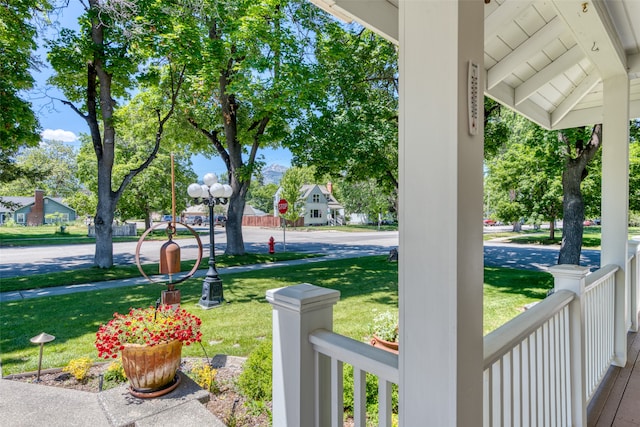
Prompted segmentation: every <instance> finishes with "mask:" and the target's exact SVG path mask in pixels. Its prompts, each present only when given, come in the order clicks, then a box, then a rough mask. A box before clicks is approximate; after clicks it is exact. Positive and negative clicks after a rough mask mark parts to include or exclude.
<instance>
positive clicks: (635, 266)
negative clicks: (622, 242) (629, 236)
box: [628, 238, 640, 332]
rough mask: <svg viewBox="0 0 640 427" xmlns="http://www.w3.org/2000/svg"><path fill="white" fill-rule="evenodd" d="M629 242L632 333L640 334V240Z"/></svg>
mask: <svg viewBox="0 0 640 427" xmlns="http://www.w3.org/2000/svg"><path fill="white" fill-rule="evenodd" d="M636 239H637V238H635V239H634V240H629V244H628V247H629V256H630V257H632V258H631V262H630V264H629V287H630V288H631V298H630V301H629V304H630V306H631V307H630V309H631V331H633V332H638V313H640V259H639V258H640V240H636Z"/></svg>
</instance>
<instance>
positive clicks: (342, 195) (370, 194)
mask: <svg viewBox="0 0 640 427" xmlns="http://www.w3.org/2000/svg"><path fill="white" fill-rule="evenodd" d="M336 190H337V191H336V193H337V194H336V196H337V197H339V200H340V203H342V205H343V206H344V209H345V212H346V213H347V215H350V214H354V213H359V214H365V215H366V216H367V218H368V219H369V221H372V222H377V221H378V216H379V215H382V216H386V215H387V214H389V213H395V212H396V209H395V204H394V203H395V201H396V197H393V196H389V195H388V194H386V193H384V192H382V191H380V188H379V186H378V183H377V181H375V180H374V179H369V180H367V181H358V182H349V181H342V182H340V183H339V184H338V185H337V186H336Z"/></svg>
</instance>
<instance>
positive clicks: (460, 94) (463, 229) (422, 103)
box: [399, 0, 484, 427]
mask: <svg viewBox="0 0 640 427" xmlns="http://www.w3.org/2000/svg"><path fill="white" fill-rule="evenodd" d="M399 20H400V23H399V28H400V37H399V38H400V44H399V45H400V55H399V70H400V97H399V99H400V122H399V133H400V143H399V175H400V195H399V200H400V221H399V224H400V251H399V253H400V260H399V262H400V266H399V272H400V273H399V295H400V343H401V344H400V346H401V347H400V355H399V357H400V359H399V368H400V404H399V405H400V408H399V409H400V425H403V426H438V427H445V426H477V425H478V423H479V422H480V420H482V393H483V390H482V361H483V341H482V340H483V338H482V335H483V334H482V287H483V248H482V191H483V186H482V182H483V175H482V161H483V142H484V141H483V95H482V93H483V89H482V88H483V87H484V67H483V47H484V46H483V31H484V22H483V21H484V3H483V2H481V1H456V0H400V1H399ZM469 61H471V62H473V63H474V64H477V65H478V69H479V72H480V79H479V81H478V94H477V95H478V104H477V114H478V122H477V125H478V129H477V133H476V134H474V135H472V134H470V131H469V119H468V117H469V114H468V107H469V102H468V101H467V99H468V85H467V80H468V79H467V77H468V70H469Z"/></svg>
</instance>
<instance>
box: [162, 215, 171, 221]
mask: <svg viewBox="0 0 640 427" xmlns="http://www.w3.org/2000/svg"><path fill="white" fill-rule="evenodd" d="M165 221H173V217H172V216H171V215H162V222H165Z"/></svg>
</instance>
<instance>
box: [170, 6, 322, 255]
mask: <svg viewBox="0 0 640 427" xmlns="http://www.w3.org/2000/svg"><path fill="white" fill-rule="evenodd" d="M201 12H202V13H201V20H200V22H199V26H198V27H197V29H196V30H194V31H197V32H198V33H199V34H200V35H201V38H200V40H199V44H198V49H200V51H201V53H202V54H201V58H200V60H198V62H197V66H198V72H197V73H196V74H195V75H192V76H190V77H189V79H188V80H187V86H186V87H185V89H186V91H185V92H184V94H183V95H184V96H183V100H184V103H183V104H182V108H181V111H180V113H181V116H182V117H184V118H185V119H186V120H187V122H188V123H189V124H190V125H191V126H192V127H193V129H194V130H195V131H196V132H197V134H198V135H199V138H196V137H195V136H194V137H193V138H192V139H193V145H194V146H196V147H197V148H198V149H203V148H204V147H208V148H204V149H205V150H210V147H213V149H214V150H215V153H216V154H217V155H219V156H220V157H221V158H222V160H223V161H224V162H225V164H226V167H227V171H228V174H229V180H230V185H231V187H232V188H233V195H232V197H231V198H230V200H229V204H228V211H227V217H228V220H227V225H226V233H227V246H226V253H227V254H231V255H240V254H243V253H244V241H243V238H242V213H243V211H244V206H245V202H246V197H247V192H248V190H249V186H250V183H251V178H252V176H254V175H255V173H256V172H257V171H259V170H260V169H261V166H262V163H261V162H260V161H259V157H258V150H259V149H260V148H261V147H265V146H274V145H277V144H279V143H280V141H281V140H282V139H283V137H284V136H285V135H286V134H287V132H288V131H289V129H288V123H289V122H291V121H293V120H295V119H296V117H297V115H298V114H299V111H300V109H301V108H302V106H303V105H305V104H306V103H307V102H309V99H308V92H309V91H310V87H311V86H310V81H311V80H312V72H313V70H314V67H315V64H314V61H313V58H312V57H310V56H309V55H308V53H309V52H310V51H311V46H312V44H313V42H314V38H315V34H316V30H317V29H318V28H319V26H320V25H322V22H323V20H326V19H327V18H326V14H324V13H323V12H321V11H320V10H319V9H317V8H316V7H315V6H313V5H312V4H310V3H309V2H307V1H303V0H265V1H261V2H256V1H254V0H235V1H220V0H205V1H204V8H203V9H202V11H201Z"/></svg>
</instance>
